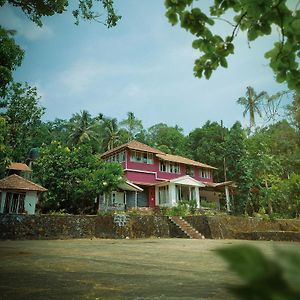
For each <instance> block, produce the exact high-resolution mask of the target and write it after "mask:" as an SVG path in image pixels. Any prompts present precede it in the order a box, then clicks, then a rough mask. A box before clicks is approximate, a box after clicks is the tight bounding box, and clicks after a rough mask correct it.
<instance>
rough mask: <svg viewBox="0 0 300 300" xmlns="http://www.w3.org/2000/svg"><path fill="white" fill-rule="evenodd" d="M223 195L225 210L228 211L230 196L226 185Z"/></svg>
mask: <svg viewBox="0 0 300 300" xmlns="http://www.w3.org/2000/svg"><path fill="white" fill-rule="evenodd" d="M225 196H226V208H227V211H228V212H230V196H229V190H228V186H225Z"/></svg>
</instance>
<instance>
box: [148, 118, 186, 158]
mask: <svg viewBox="0 0 300 300" xmlns="http://www.w3.org/2000/svg"><path fill="white" fill-rule="evenodd" d="M185 143H186V140H185V136H184V134H183V129H182V128H180V127H178V126H177V125H175V126H174V127H172V126H168V125H167V124H165V123H158V124H155V125H153V126H151V127H150V128H149V129H148V135H147V144H149V145H151V146H153V147H156V148H158V149H160V150H161V151H163V152H166V153H171V154H177V155H185V153H186V149H185Z"/></svg>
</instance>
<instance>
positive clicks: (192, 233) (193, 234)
mask: <svg viewBox="0 0 300 300" xmlns="http://www.w3.org/2000/svg"><path fill="white" fill-rule="evenodd" d="M169 220H170V221H171V222H173V223H174V224H175V225H176V226H178V227H179V228H180V229H181V230H182V231H183V232H184V233H185V234H186V235H187V236H188V237H189V238H190V239H205V237H204V235H202V234H201V233H200V232H198V231H197V230H196V229H195V228H194V227H192V226H191V225H190V223H188V222H187V221H185V220H184V219H182V217H177V216H172V217H169Z"/></svg>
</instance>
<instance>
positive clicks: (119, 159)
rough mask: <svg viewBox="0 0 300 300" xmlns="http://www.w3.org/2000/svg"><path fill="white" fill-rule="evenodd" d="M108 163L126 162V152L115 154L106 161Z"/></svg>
mask: <svg viewBox="0 0 300 300" xmlns="http://www.w3.org/2000/svg"><path fill="white" fill-rule="evenodd" d="M105 161H106V162H124V161H125V151H122V152H118V153H115V154H113V155H111V156H110V157H108V158H106V159H105Z"/></svg>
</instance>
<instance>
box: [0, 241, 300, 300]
mask: <svg viewBox="0 0 300 300" xmlns="http://www.w3.org/2000/svg"><path fill="white" fill-rule="evenodd" d="M239 243H248V244H252V245H258V246H259V247H260V248H262V249H263V250H264V252H265V253H267V254H268V255H272V248H273V245H274V244H275V243H272V242H262V241H261V242H257V241H243V242H242V241H236V240H189V239H139V240H105V239H93V240H88V239H81V240H79V239H78V240H41V241H28V240H27V241H2V242H0V257H1V263H0V289H1V296H0V298H1V299H233V297H232V296H231V295H230V294H228V292H227V289H226V287H228V286H229V285H231V284H236V283H239V279H238V278H237V277H236V276H235V275H234V274H232V273H231V272H229V271H228V270H227V266H226V264H225V263H224V262H223V261H222V259H221V258H220V257H218V256H217V255H216V254H215V250H216V249H217V248H219V247H224V246H225V247H227V246H230V245H231V244H239ZM276 244H279V245H283V246H285V247H298V248H299V244H298V243H276Z"/></svg>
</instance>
